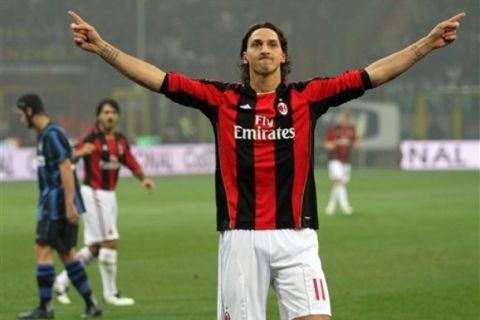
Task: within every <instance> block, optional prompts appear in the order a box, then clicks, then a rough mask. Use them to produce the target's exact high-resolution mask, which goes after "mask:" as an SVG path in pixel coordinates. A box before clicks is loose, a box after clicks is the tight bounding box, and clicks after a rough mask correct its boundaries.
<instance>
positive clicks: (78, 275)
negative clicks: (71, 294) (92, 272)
mask: <svg viewBox="0 0 480 320" xmlns="http://www.w3.org/2000/svg"><path fill="white" fill-rule="evenodd" d="M65 269H66V270H67V274H68V277H69V278H70V281H71V282H72V284H73V286H74V287H75V289H77V291H78V293H80V294H81V295H82V297H83V300H85V303H86V304H87V306H90V305H92V304H95V300H94V298H93V295H92V289H91V288H90V284H89V282H88V278H87V273H86V272H85V269H84V268H83V265H82V263H81V262H80V261H78V260H76V261H73V262H70V263H66V264H65Z"/></svg>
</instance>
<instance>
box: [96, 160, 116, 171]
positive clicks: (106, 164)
mask: <svg viewBox="0 0 480 320" xmlns="http://www.w3.org/2000/svg"><path fill="white" fill-rule="evenodd" d="M119 168H120V163H119V162H118V161H117V162H110V161H103V160H100V169H102V170H117V169H119Z"/></svg>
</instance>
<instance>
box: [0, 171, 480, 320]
mask: <svg viewBox="0 0 480 320" xmlns="http://www.w3.org/2000/svg"><path fill="white" fill-rule="evenodd" d="M316 178H317V192H318V194H319V209H320V210H319V211H320V223H321V226H320V230H319V239H320V251H321V252H320V254H321V257H322V262H323V266H324V270H325V272H326V276H327V280H328V284H329V289H330V294H331V297H332V308H333V313H334V319H335V320H352V319H353V320H362V319H365V320H366V319H368V320H377V319H378V320H388V319H392V320H395V319H398V320H400V319H401V320H404V319H409V320H413V319H418V320H432V319H461V320H478V319H479V308H480V307H479V306H480V293H479V291H480V290H479V282H480V277H479V270H480V268H479V174H478V172H401V171H398V170H354V172H353V180H352V182H351V184H350V185H349V190H350V198H351V202H352V205H353V206H354V208H355V210H356V211H355V213H354V215H352V216H343V215H341V214H337V215H335V216H331V217H330V216H326V215H325V214H324V213H323V207H324V205H325V203H326V200H327V196H328V193H329V191H330V182H329V181H328V179H327V174H326V172H325V171H318V172H317V177H316ZM155 180H156V183H157V190H156V192H155V193H154V194H152V195H148V194H147V192H146V191H145V190H144V189H143V188H142V187H141V186H140V184H139V183H138V182H137V181H135V180H133V179H123V180H122V181H120V185H119V190H118V200H119V208H120V213H119V214H120V218H119V225H120V234H121V240H120V254H119V278H118V285H119V288H120V289H121V291H122V292H124V293H125V295H127V296H131V297H133V298H135V299H136V304H135V306H133V307H123V308H121V307H111V306H107V305H103V309H104V319H168V320H169V319H175V320H176V319H179V320H180V319H185V320H186V319H190V320H191V319H193V320H201V319H210V320H212V319H215V314H216V270H217V249H216V248H217V242H218V235H217V233H216V231H215V208H214V185H213V177H212V176H181V177H159V178H156V179H155ZM36 201H37V187H36V184H35V183H32V182H25V183H1V184H0V319H15V317H16V314H17V313H18V312H21V311H27V310H29V309H31V308H32V307H34V306H35V305H36V304H37V296H36V285H35V277H34V272H35V263H34V257H33V250H32V248H33V239H34V228H35V207H36ZM79 243H81V237H80V239H79ZM56 261H57V263H56V267H57V272H58V271H59V270H60V264H59V263H58V259H57V260H56ZM87 271H88V275H89V278H90V280H91V283H92V285H93V289H94V291H95V293H96V295H97V297H98V298H100V297H101V284H100V277H99V272H98V268H97V265H96V263H95V264H94V265H92V266H91V267H89V268H88V269H87ZM70 296H71V297H72V298H73V300H74V303H73V304H72V305H68V306H63V305H59V304H58V303H57V302H56V303H55V312H56V319H77V318H78V315H79V314H80V313H81V312H82V310H83V303H82V302H81V300H80V298H79V297H78V295H76V293H75V291H74V290H73V289H72V290H70ZM268 319H278V311H277V305H276V300H275V296H274V293H273V292H270V296H269V304H268Z"/></svg>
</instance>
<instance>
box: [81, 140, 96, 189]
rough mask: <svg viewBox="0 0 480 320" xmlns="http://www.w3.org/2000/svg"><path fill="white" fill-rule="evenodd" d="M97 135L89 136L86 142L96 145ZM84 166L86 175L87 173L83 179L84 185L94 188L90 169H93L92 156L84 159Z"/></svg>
mask: <svg viewBox="0 0 480 320" xmlns="http://www.w3.org/2000/svg"><path fill="white" fill-rule="evenodd" d="M95 136H96V134H95V133H91V134H89V135H88V136H87V137H86V138H85V139H84V141H85V142H86V143H94V142H95ZM83 165H84V167H85V168H84V170H83V171H84V173H85V178H84V179H83V183H84V184H86V185H87V186H92V171H93V170H90V168H91V167H92V156H91V155H87V156H85V157H83Z"/></svg>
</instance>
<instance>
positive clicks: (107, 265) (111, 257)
mask: <svg viewBox="0 0 480 320" xmlns="http://www.w3.org/2000/svg"><path fill="white" fill-rule="evenodd" d="M98 266H99V268H100V275H101V276H102V285H103V296H104V297H105V298H108V297H111V296H113V295H115V294H117V293H118V292H117V250H114V249H110V248H101V249H100V252H99V254H98Z"/></svg>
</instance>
